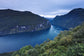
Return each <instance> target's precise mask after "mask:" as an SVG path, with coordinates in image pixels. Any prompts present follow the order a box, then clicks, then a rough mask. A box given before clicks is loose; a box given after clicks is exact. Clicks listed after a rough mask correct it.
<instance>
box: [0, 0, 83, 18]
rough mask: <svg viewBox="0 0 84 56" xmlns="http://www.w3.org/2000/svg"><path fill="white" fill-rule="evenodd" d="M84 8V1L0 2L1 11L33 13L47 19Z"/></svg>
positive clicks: (18, 0)
mask: <svg viewBox="0 0 84 56" xmlns="http://www.w3.org/2000/svg"><path fill="white" fill-rule="evenodd" d="M74 8H84V0H0V9H13V10H20V11H31V12H33V13H35V14H38V15H40V16H43V17H47V18H54V17H55V16H56V15H63V14H66V13H68V12H69V11H70V10H72V9H74Z"/></svg>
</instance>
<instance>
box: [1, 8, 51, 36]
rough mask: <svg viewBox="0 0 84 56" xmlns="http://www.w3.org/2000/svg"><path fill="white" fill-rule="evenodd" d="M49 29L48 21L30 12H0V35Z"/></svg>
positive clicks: (9, 10)
mask: <svg viewBox="0 0 84 56" xmlns="http://www.w3.org/2000/svg"><path fill="white" fill-rule="evenodd" d="M49 27H50V23H49V21H48V20H46V19H44V18H42V17H40V16H38V15H36V14H33V13H31V12H29V11H15V10H11V9H5V10H0V35H4V34H13V33H18V32H32V31H39V30H43V29H47V28H49Z"/></svg>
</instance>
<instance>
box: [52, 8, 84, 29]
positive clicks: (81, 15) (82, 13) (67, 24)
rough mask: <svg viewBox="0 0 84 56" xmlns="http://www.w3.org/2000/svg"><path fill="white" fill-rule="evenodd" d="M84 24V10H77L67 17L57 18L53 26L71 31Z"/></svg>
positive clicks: (66, 15)
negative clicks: (70, 29)
mask: <svg viewBox="0 0 84 56" xmlns="http://www.w3.org/2000/svg"><path fill="white" fill-rule="evenodd" d="M82 22H84V9H83V8H76V9H73V10H71V11H70V12H69V13H67V14H65V15H62V16H56V17H55V18H54V19H53V21H52V24H53V25H57V26H61V27H64V28H67V29H69V28H74V27H76V26H78V25H80V24H81V23H82Z"/></svg>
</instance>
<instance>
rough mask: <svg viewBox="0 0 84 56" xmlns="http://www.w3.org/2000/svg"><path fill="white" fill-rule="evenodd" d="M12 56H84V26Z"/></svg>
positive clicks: (27, 47)
mask: <svg viewBox="0 0 84 56" xmlns="http://www.w3.org/2000/svg"><path fill="white" fill-rule="evenodd" d="M12 56H84V24H82V25H79V26H77V27H76V28H74V29H71V30H69V31H66V30H65V31H62V32H61V33H60V34H59V35H58V36H57V37H55V39H54V40H49V39H48V40H46V41H45V42H44V43H42V44H40V45H36V46H35V47H34V48H33V47H32V46H30V45H29V46H25V47H23V48H21V49H20V50H18V51H15V52H14V53H13V54H12Z"/></svg>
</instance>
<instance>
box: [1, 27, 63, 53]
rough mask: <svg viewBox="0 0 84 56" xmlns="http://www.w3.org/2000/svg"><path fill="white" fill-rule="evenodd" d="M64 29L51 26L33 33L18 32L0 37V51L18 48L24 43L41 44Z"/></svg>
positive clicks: (24, 44)
mask: <svg viewBox="0 0 84 56" xmlns="http://www.w3.org/2000/svg"><path fill="white" fill-rule="evenodd" d="M62 30H64V29H62V28H59V27H54V26H51V28H50V29H49V30H46V31H39V32H33V33H20V34H13V35H7V36H1V37H0V53H5V52H11V51H16V50H19V49H20V48H22V47H24V46H26V45H32V46H33V47H34V46H35V45H36V44H41V43H43V42H44V41H46V40H47V39H50V40H53V39H54V37H56V36H57V35H58V34H59V33H60V31H62Z"/></svg>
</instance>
